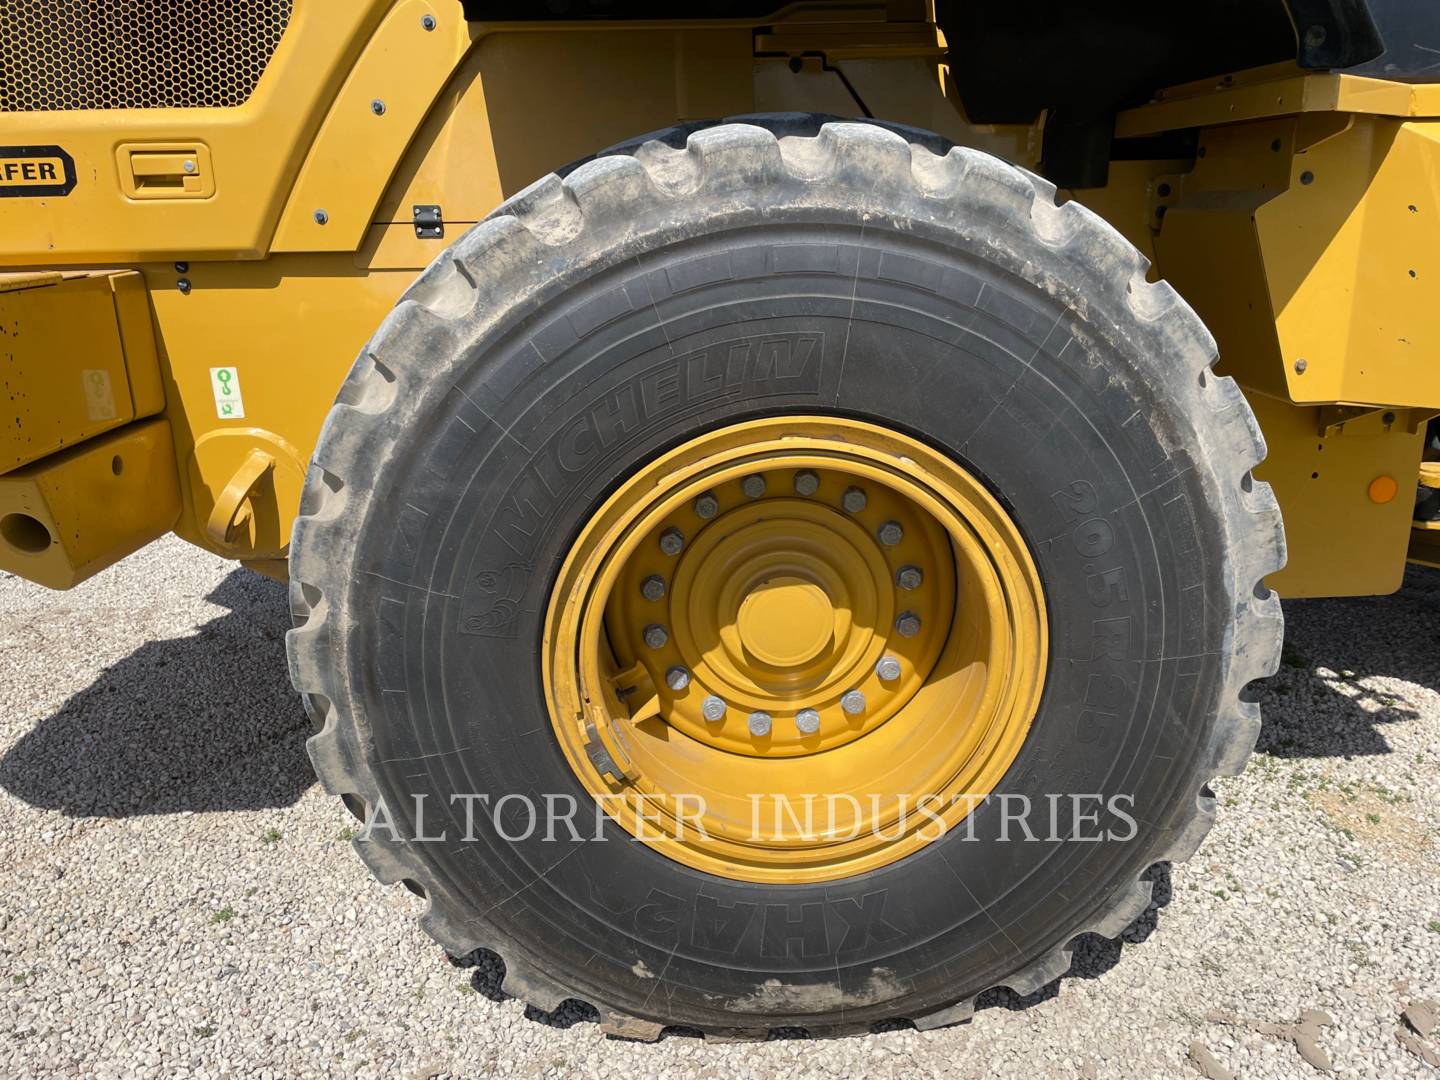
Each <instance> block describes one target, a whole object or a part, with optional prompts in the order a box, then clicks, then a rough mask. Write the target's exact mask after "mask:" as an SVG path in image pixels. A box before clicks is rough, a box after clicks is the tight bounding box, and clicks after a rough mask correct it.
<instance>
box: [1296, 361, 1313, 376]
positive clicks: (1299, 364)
mask: <svg viewBox="0 0 1440 1080" xmlns="http://www.w3.org/2000/svg"><path fill="white" fill-rule="evenodd" d="M1309 366H1310V365H1309V364H1307V363H1306V362H1305V361H1304V360H1296V361H1295V374H1296V375H1304V374H1305V369H1306V368H1308V367H1309Z"/></svg>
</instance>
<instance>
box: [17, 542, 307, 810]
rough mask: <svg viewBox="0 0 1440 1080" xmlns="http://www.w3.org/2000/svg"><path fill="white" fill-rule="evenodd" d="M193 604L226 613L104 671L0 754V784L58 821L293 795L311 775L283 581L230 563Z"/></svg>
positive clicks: (239, 805) (286, 801)
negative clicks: (291, 666)
mask: <svg viewBox="0 0 1440 1080" xmlns="http://www.w3.org/2000/svg"><path fill="white" fill-rule="evenodd" d="M206 599H207V600H208V601H209V602H210V603H212V604H216V605H219V606H221V607H224V608H227V609H228V610H227V611H226V613H225V614H223V615H221V616H219V617H218V618H214V619H211V620H210V621H209V622H207V623H205V624H204V625H203V626H201V627H200V628H199V629H198V630H197V631H195V632H193V633H190V634H187V635H186V636H184V637H178V638H170V639H166V640H162V641H151V642H147V643H146V644H144V645H142V646H141V647H140V648H138V649H136V650H135V651H134V652H132V653H131V654H130V655H129V656H127V657H125V658H124V659H123V660H120V661H119V662H117V663H114V664H112V665H110V666H109V667H108V668H106V669H105V671H104V672H103V673H102V674H101V675H100V677H99V678H97V679H96V680H95V681H94V682H93V683H91V684H90V686H88V687H86V688H85V689H84V690H81V691H80V692H79V693H77V694H75V695H74V696H72V697H71V698H69V699H68V700H67V701H66V702H65V703H64V704H63V705H61V706H60V708H59V709H58V710H57V711H56V712H55V713H53V714H52V715H50V716H48V717H46V718H44V719H43V720H41V721H40V722H39V723H37V724H36V725H35V726H34V727H33V728H32V729H31V730H30V731H29V732H27V733H26V734H25V735H24V736H23V737H21V738H20V740H19V741H18V742H16V743H15V745H14V746H13V747H11V748H10V750H9V751H8V752H7V753H6V754H5V756H4V757H3V759H0V787H3V788H4V789H5V790H6V791H8V792H9V793H10V794H11V795H14V796H15V797H16V798H18V799H22V800H24V801H25V802H26V803H29V804H30V805H32V806H37V807H42V808H44V809H50V810H59V811H61V812H62V813H64V814H66V815H68V816H70V817H110V818H125V817H134V816H137V815H143V814H170V813H175V812H178V811H184V810H189V811H195V812H204V811H216V810H259V809H265V808H270V807H282V806H289V805H291V804H293V803H294V802H296V801H297V800H298V799H299V798H300V796H301V795H302V794H304V793H305V791H306V790H307V789H308V788H309V787H310V786H311V785H312V784H314V783H315V775H314V773H313V772H312V770H311V767H310V761H309V758H308V757H307V756H306V754H305V739H306V737H307V736H308V735H309V734H310V730H311V727H310V721H309V719H308V718H307V717H306V715H305V711H304V709H303V708H302V707H301V704H300V701H299V698H298V697H297V696H296V694H295V691H294V690H293V689H292V688H291V686H290V680H289V677H288V675H287V670H286V663H285V630H286V629H287V627H288V626H289V623H290V616H289V611H288V608H287V604H286V598H285V587H284V586H283V585H280V584H279V583H277V582H274V581H271V580H269V579H268V578H263V577H260V576H259V575H257V574H254V573H252V572H251V571H249V570H236V571H234V572H233V573H231V574H230V575H228V576H227V577H226V578H225V579H224V580H223V581H221V582H220V584H219V585H218V586H217V587H216V588H215V589H214V590H213V591H212V592H211V593H210V595H209V596H207V597H206Z"/></svg>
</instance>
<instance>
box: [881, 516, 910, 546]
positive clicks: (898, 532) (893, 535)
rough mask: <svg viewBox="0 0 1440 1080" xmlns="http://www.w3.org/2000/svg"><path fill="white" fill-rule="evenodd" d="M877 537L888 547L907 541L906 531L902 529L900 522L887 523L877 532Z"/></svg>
mask: <svg viewBox="0 0 1440 1080" xmlns="http://www.w3.org/2000/svg"><path fill="white" fill-rule="evenodd" d="M875 535H876V536H877V537H879V538H880V543H882V544H884V545H885V546H886V547H894V546H895V545H896V544H898V543H899V542H900V541H901V540H904V539H905V530H904V529H902V528H901V527H900V523H899V522H898V521H887V522H885V524H883V525H881V526H880V528H878V529H876V530H875Z"/></svg>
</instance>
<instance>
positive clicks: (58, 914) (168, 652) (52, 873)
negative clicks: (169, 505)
mask: <svg viewBox="0 0 1440 1080" xmlns="http://www.w3.org/2000/svg"><path fill="white" fill-rule="evenodd" d="M1286 615H1287V619H1288V643H1287V650H1286V664H1285V666H1284V667H1283V668H1282V669H1281V673H1280V675H1279V676H1277V677H1276V678H1275V679H1274V680H1271V682H1270V683H1269V684H1268V685H1267V686H1266V687H1265V688H1264V690H1263V696H1262V704H1263V706H1264V709H1265V729H1264V731H1263V733H1262V735H1261V737H1260V744H1259V753H1258V755H1257V756H1256V758H1254V759H1253V761H1252V763H1251V766H1250V769H1249V770H1248V771H1247V773H1246V775H1245V776H1243V777H1236V778H1226V779H1222V780H1219V781H1217V782H1216V784H1215V790H1216V792H1217V794H1218V795H1219V796H1220V803H1221V806H1220V814H1219V820H1218V823H1217V825H1216V827H1215V830H1214V832H1212V833H1211V835H1210V838H1209V840H1208V841H1207V842H1206V844H1205V845H1204V847H1202V848H1201V850H1200V853H1199V855H1198V856H1197V857H1196V858H1195V859H1194V860H1193V861H1192V862H1191V863H1189V864H1187V865H1185V866H1176V867H1173V868H1168V867H1161V868H1159V869H1158V870H1157V871H1155V873H1154V877H1155V879H1156V899H1157V904H1156V905H1154V906H1153V907H1152V908H1151V910H1150V911H1148V912H1146V913H1145V915H1143V916H1142V917H1141V919H1140V920H1139V921H1138V922H1137V923H1136V924H1135V925H1134V926H1132V927H1131V928H1130V929H1129V930H1127V931H1126V932H1125V934H1124V935H1123V939H1124V941H1125V945H1124V947H1123V948H1121V947H1120V946H1117V945H1116V944H1114V943H1110V942H1103V941H1099V940H1093V939H1087V940H1082V941H1080V942H1077V944H1076V949H1075V974H1074V975H1072V976H1071V977H1070V978H1067V979H1065V980H1063V981H1062V982H1061V984H1060V985H1059V989H1058V992H1056V988H1055V987H1048V988H1046V989H1045V990H1042V991H1041V992H1039V993H1037V994H1036V995H1034V996H1033V997H1032V998H1031V999H1027V1000H1026V1001H1022V1002H1017V1001H1016V1000H1015V999H1014V998H1013V997H1011V996H1009V995H1007V994H1000V993H993V994H990V995H987V996H985V997H983V998H982V999H981V1003H980V1004H981V1007H980V1009H979V1010H978V1011H977V1013H976V1016H975V1019H974V1021H973V1022H971V1023H969V1024H964V1025H961V1026H959V1027H955V1028H949V1029H945V1030H941V1031H934V1032H928V1033H923V1034H922V1033H919V1032H916V1031H912V1030H897V1031H889V1032H885V1033H883V1034H875V1035H869V1036H865V1037H862V1038H852V1039H843V1040H832V1041H827V1042H812V1041H806V1040H777V1041H773V1042H768V1043H757V1044H743V1043H742V1044H714V1043H705V1042H701V1041H699V1040H696V1039H691V1038H685V1037H673V1038H666V1039H664V1040H662V1041H661V1042H659V1043H657V1044H653V1045H645V1044H637V1043H627V1042H621V1041H617V1040H613V1039H606V1038H604V1037H602V1036H601V1034H600V1032H599V1030H598V1029H597V1028H596V1026H595V1025H594V1024H592V1023H589V1022H586V1021H584V1020H583V1019H581V1020H579V1021H578V1022H577V1021H576V1020H575V1018H574V1016H573V1015H572V1014H570V1013H566V1012H564V1011H563V1010H562V1015H560V1016H558V1017H556V1018H545V1017H540V1016H538V1015H537V1014H536V1013H534V1012H533V1010H532V1011H528V1012H527V1010H526V1008H525V1006H524V1005H522V1004H521V1003H519V1002H516V1001H513V1000H509V999H504V998H502V997H501V996H500V994H499V993H498V991H497V990H496V984H497V981H498V980H497V976H496V972H495V971H494V970H492V967H493V966H487V965H482V966H481V967H479V968H474V969H464V968H459V967H456V966H453V965H452V964H451V963H450V962H449V961H448V960H447V958H446V957H445V956H444V954H443V953H442V952H441V950H440V949H439V948H438V947H436V946H435V945H434V944H433V943H432V942H430V941H429V939H427V938H426V937H425V936H424V935H423V934H422V933H421V932H420V930H419V929H418V928H417V927H416V925H415V923H414V920H413V918H412V916H413V915H414V914H415V913H416V912H417V911H418V909H419V902H418V901H417V900H416V899H415V898H413V897H412V896H410V894H409V893H407V892H405V891H404V889H403V888H400V887H398V886H397V887H394V888H385V887H383V886H380V885H378V884H376V883H375V882H374V881H372V880H371V879H370V877H369V875H368V874H367V873H366V871H365V869H364V868H363V867H362V866H361V864H360V862H359V860H358V859H356V858H355V857H354V855H353V854H352V853H351V851H350V850H349V844H348V843H347V842H346V836H347V835H348V830H349V828H350V825H351V819H350V818H349V815H348V814H346V813H345V812H344V810H342V809H341V807H340V806H339V804H338V803H337V802H336V801H334V800H332V799H330V798H329V797H328V796H326V795H325V794H324V793H323V792H322V791H321V790H320V788H319V787H318V785H316V783H315V782H314V778H313V776H312V774H311V772H310V765H309V762H308V760H307V759H306V757H305V750H304V741H305V737H306V735H307V734H308V731H309V724H308V721H307V720H306V718H305V716H304V714H303V712H302V711H301V709H300V706H299V704H298V702H297V700H296V698H295V696H294V695H293V693H292V692H291V690H290V687H289V685H288V683H287V681H286V674H285V658H284V643H283V636H284V632H285V629H286V627H287V626H288V624H289V617H288V614H287V611H286V605H285V594H284V590H283V588H282V587H280V586H279V585H276V584H275V583H273V582H270V581H267V580H265V579H263V578H260V577H257V576H255V575H253V574H251V573H249V572H248V571H245V570H238V569H236V568H235V567H234V566H233V565H231V564H228V563H225V562H222V561H221V560H219V559H216V558H214V557H212V556H210V555H207V554H205V553H203V552H200V551H197V550H195V549H193V548H190V547H188V546H186V545H185V544H183V543H181V542H179V541H178V540H174V539H169V540H165V541H162V542H161V543H158V544H156V545H153V546H152V547H150V548H149V549H147V550H146V551H144V552H142V553H141V554H139V555H136V556H134V557H132V558H130V559H128V560H126V561H125V562H124V563H122V564H121V565H120V566H118V567H116V568H114V569H112V570H109V571H107V572H106V573H104V574H102V575H100V576H99V577H97V578H95V579H93V580H91V581H89V582H86V583H85V584H83V585H81V586H80V587H79V588H77V589H75V590H73V591H71V592H68V593H52V592H47V591H45V590H43V589H40V588H38V587H35V586H32V585H29V584H27V583H25V582H23V581H20V580H18V579H14V578H8V577H3V576H0V653H3V663H0V868H3V873H4V879H3V888H0V1075H4V1076H16V1077H19V1076H29V1075H39V1074H56V1075H86V1076H99V1077H132V1076H157V1077H158V1076H167V1077H168V1076H193V1077H220V1076H261V1077H291V1076H300V1075H316V1074H323V1073H334V1074H345V1075H353V1076H361V1077H370V1076H375V1077H378V1076H382V1075H384V1076H389V1075H394V1074H399V1075H401V1076H405V1077H416V1078H418V1077H446V1076H475V1075H485V1074H488V1073H492V1072H499V1071H503V1072H505V1073H507V1074H514V1075H519V1076H551V1075H554V1076H559V1075H582V1076H587V1077H623V1078H625V1080H633V1078H634V1077H637V1076H665V1077H676V1078H680V1077H700V1076H725V1077H737V1078H749V1077H799V1076H817V1077H856V1076H867V1077H870V1076H882V1077H883V1076H896V1077H902V1076H903V1077H911V1076H954V1075H960V1076H981V1075H986V1076H999V1077H1021V1078H1024V1080H1035V1078H1037V1077H1075V1076H1096V1077H1111V1076H1115V1077H1121V1076H1123V1077H1133V1076H1142V1077H1151V1076H1155V1077H1158V1076H1181V1077H1183V1076H1198V1075H1199V1073H1198V1071H1197V1069H1196V1067H1195V1066H1194V1065H1192V1064H1191V1063H1190V1060H1189V1058H1188V1056H1187V1055H1188V1052H1189V1048H1190V1046H1191V1044H1192V1043H1195V1042H1199V1043H1201V1044H1202V1045H1204V1046H1205V1047H1206V1048H1207V1049H1208V1050H1209V1052H1210V1054H1211V1055H1213V1058H1214V1059H1215V1061H1216V1062H1217V1063H1218V1064H1219V1065H1221V1066H1223V1067H1224V1068H1225V1069H1226V1070H1228V1071H1229V1072H1230V1073H1231V1074H1233V1075H1234V1076H1239V1077H1292V1076H1293V1077H1305V1076H1316V1075H1318V1074H1317V1073H1316V1071H1315V1070H1314V1069H1313V1068H1311V1066H1309V1065H1307V1064H1306V1063H1305V1062H1304V1061H1303V1060H1302V1059H1301V1057H1300V1055H1299V1053H1298V1051H1297V1049H1296V1044H1295V1035H1294V1034H1293V1031H1294V1029H1295V1028H1296V1027H1297V1025H1298V1024H1299V1023H1300V1021H1301V1014H1302V1013H1303V1012H1304V1011H1305V1010H1307V1009H1313V1010H1319V1011H1321V1012H1324V1013H1325V1014H1327V1016H1328V1017H1329V1018H1331V1019H1333V1021H1334V1025H1333V1026H1331V1027H1324V1028H1322V1029H1320V1035H1319V1038H1318V1041H1319V1045H1320V1046H1321V1048H1322V1049H1324V1050H1325V1052H1326V1053H1328V1054H1329V1055H1330V1057H1331V1059H1332V1061H1333V1063H1334V1070H1335V1075H1337V1076H1342V1077H1387V1078H1388V1077H1397V1076H1421V1075H1434V1070H1432V1069H1431V1068H1430V1067H1429V1066H1427V1065H1425V1064H1424V1063H1423V1062H1422V1061H1421V1058H1420V1057H1419V1056H1417V1054H1416V1053H1415V1052H1413V1051H1412V1050H1411V1049H1409V1048H1407V1046H1406V1045H1405V1044H1404V1043H1403V1042H1402V1039H1401V1035H1407V1036H1411V1037H1414V1035H1415V1033H1414V1032H1413V1031H1412V1030H1411V1029H1410V1028H1409V1027H1407V1026H1405V1024H1404V1023H1403V1022H1402V1021H1401V1019H1400V1014H1401V1012H1402V1010H1404V1009H1405V1008H1406V1007H1407V1006H1409V1005H1411V1004H1413V1003H1416V1002H1421V1001H1424V1000H1426V999H1437V1000H1440V790H1437V788H1440V785H1437V783H1436V780H1437V777H1440V693H1437V688H1440V573H1432V572H1422V571H1413V572H1412V573H1411V574H1410V575H1409V577H1408V578H1407V581H1406V585H1405V588H1404V589H1403V590H1402V591H1401V592H1400V593H1398V594H1397V595H1395V596H1393V597H1387V598H1381V599H1373V600H1371V599H1365V600H1331V601H1303V602H1293V603H1290V604H1287V607H1286ZM1436 1038H1437V1036H1436V1035H1434V1034H1432V1036H1431V1037H1430V1039H1429V1040H1427V1041H1426V1045H1428V1046H1429V1047H1430V1048H1431V1049H1432V1050H1434V1051H1436V1052H1440V1046H1437V1043H1436Z"/></svg>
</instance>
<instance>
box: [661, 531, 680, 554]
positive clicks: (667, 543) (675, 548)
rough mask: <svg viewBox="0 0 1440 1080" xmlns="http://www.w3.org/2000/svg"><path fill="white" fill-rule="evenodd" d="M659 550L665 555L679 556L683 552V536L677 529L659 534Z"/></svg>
mask: <svg viewBox="0 0 1440 1080" xmlns="http://www.w3.org/2000/svg"><path fill="white" fill-rule="evenodd" d="M660 550H661V551H663V552H664V553H665V554H666V555H679V554H680V552H682V551H684V550H685V534H684V533H682V532H681V531H680V530H679V529H666V530H665V531H664V532H663V533H661V534H660Z"/></svg>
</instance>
